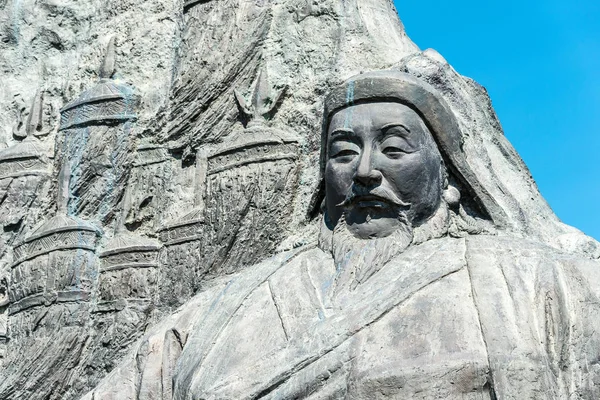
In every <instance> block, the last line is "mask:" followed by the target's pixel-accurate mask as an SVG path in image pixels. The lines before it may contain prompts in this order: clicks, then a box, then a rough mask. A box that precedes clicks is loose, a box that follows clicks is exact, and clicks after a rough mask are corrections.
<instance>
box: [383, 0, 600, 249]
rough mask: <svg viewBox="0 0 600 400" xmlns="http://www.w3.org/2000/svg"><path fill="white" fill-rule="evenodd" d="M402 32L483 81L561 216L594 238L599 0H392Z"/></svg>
mask: <svg viewBox="0 0 600 400" xmlns="http://www.w3.org/2000/svg"><path fill="white" fill-rule="evenodd" d="M394 3H395V5H396V8H397V10H398V13H399V14H400V18H401V19H402V22H403V23H404V26H405V28H406V31H407V34H408V36H409V37H410V38H411V39H412V40H413V41H414V42H415V43H416V44H417V45H418V46H419V47H420V48H422V49H426V48H430V47H431V48H434V49H436V50H437V51H439V52H440V53H441V54H442V55H443V56H444V57H445V58H446V60H448V62H449V63H450V64H452V66H453V67H454V68H455V69H456V70H457V71H458V72H459V73H461V74H462V75H466V76H469V77H471V78H473V79H475V80H476V81H477V82H479V83H480V84H482V85H483V86H485V87H486V88H487V89H488V91H489V93H490V96H491V98H492V102H493V104H494V108H495V109H496V112H497V113H498V116H499V118H500V122H501V123H502V126H503V128H504V132H505V134H506V136H507V137H508V139H509V140H510V142H511V143H512V144H513V146H515V148H516V149H517V151H518V152H519V154H520V155H521V157H523V159H524V160H525V163H526V164H527V166H528V167H529V169H530V170H531V173H532V175H533V177H534V178H535V180H536V182H537V184H538V187H539V188H540V191H541V192H542V194H543V196H544V197H545V198H546V200H547V201H548V203H549V204H550V206H551V207H552V209H553V210H554V212H555V213H556V214H557V215H558V217H559V218H560V219H561V220H563V221H564V222H565V223H567V224H569V225H573V226H575V227H577V228H579V229H581V230H582V231H583V232H585V233H586V234H588V235H590V236H593V237H594V238H596V239H600V207H599V201H600V0H571V1H565V0H562V1H558V0H525V1H523V0H521V1H515V0H505V1H502V2H488V1H481V0H463V1H447V0H445V1H442V0H430V1H423V2H419V1H414V0H394Z"/></svg>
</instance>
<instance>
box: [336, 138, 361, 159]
mask: <svg viewBox="0 0 600 400" xmlns="http://www.w3.org/2000/svg"><path fill="white" fill-rule="evenodd" d="M359 151H360V149H359V148H358V146H357V145H356V144H355V143H352V142H348V141H345V140H337V141H335V142H333V143H332V144H331V152H330V158H334V159H336V160H337V161H341V162H348V161H351V160H352V159H354V157H356V156H358V154H359Z"/></svg>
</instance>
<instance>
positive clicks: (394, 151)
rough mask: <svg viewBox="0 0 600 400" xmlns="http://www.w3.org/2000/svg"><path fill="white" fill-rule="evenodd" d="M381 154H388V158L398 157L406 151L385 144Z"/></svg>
mask: <svg viewBox="0 0 600 400" xmlns="http://www.w3.org/2000/svg"><path fill="white" fill-rule="evenodd" d="M383 154H385V155H386V156H388V157H390V158H398V157H402V156H403V155H404V154H406V151H404V150H402V149H401V148H398V147H394V146H387V147H385V148H384V149H383Z"/></svg>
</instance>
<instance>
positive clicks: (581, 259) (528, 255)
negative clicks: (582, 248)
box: [466, 235, 600, 295]
mask: <svg viewBox="0 0 600 400" xmlns="http://www.w3.org/2000/svg"><path fill="white" fill-rule="evenodd" d="M466 249H467V251H466V258H467V263H468V265H469V267H470V268H478V269H489V268H501V269H503V270H504V271H505V272H506V273H508V274H517V275H523V276H524V275H527V276H529V277H537V278H536V279H541V278H540V277H543V276H549V275H552V276H553V278H552V279H549V278H548V279H547V280H548V281H551V280H565V282H578V285H579V284H581V283H583V282H585V286H586V291H587V290H589V291H591V292H592V293H596V294H598V295H600V260H598V259H593V258H591V257H589V256H587V255H586V254H581V253H569V252H565V251H563V250H561V249H558V248H556V247H552V246H550V245H548V244H545V243H541V242H539V241H535V240H531V239H527V238H520V237H514V236H489V235H477V236H470V237H468V238H467V239H466ZM570 286H573V285H571V284H570Z"/></svg>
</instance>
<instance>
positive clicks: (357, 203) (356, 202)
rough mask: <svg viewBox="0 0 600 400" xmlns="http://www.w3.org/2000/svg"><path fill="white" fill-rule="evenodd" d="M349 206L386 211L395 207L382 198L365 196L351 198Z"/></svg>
mask: <svg viewBox="0 0 600 400" xmlns="http://www.w3.org/2000/svg"><path fill="white" fill-rule="evenodd" d="M349 206H351V207H352V206H353V207H358V208H374V209H388V208H391V207H393V206H396V204H394V203H392V202H391V201H389V200H388V199H386V198H383V197H379V196H375V195H366V196H356V197H354V198H352V199H351V201H350V204H349Z"/></svg>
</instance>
